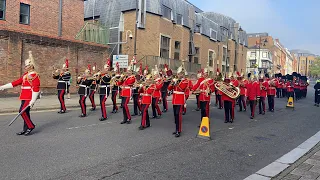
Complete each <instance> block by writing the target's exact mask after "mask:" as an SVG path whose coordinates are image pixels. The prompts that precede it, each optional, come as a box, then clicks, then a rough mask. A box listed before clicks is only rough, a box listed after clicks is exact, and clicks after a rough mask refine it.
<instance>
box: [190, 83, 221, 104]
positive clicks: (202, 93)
mask: <svg viewBox="0 0 320 180" xmlns="http://www.w3.org/2000/svg"><path fill="white" fill-rule="evenodd" d="M200 79H201V78H200ZM200 79H199V80H200ZM199 80H198V82H197V83H196V84H195V85H194V86H193V88H192V90H193V91H195V90H197V89H199V90H200V96H199V100H200V101H210V95H208V94H207V90H208V89H209V90H210V91H211V92H214V90H215V86H214V81H213V79H210V78H207V79H205V80H204V79H203V80H202V81H199Z"/></svg>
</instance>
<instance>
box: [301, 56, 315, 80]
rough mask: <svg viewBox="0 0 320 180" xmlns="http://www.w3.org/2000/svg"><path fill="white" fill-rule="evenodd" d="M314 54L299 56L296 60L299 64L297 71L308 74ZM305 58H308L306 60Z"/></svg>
mask: <svg viewBox="0 0 320 180" xmlns="http://www.w3.org/2000/svg"><path fill="white" fill-rule="evenodd" d="M315 59H316V57H315V56H300V57H299V60H298V64H299V63H300V64H299V67H298V68H299V73H300V74H303V75H307V76H309V75H310V66H312V64H313V62H314V61H315ZM306 60H308V61H307V62H306Z"/></svg>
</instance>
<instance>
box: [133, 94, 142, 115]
mask: <svg viewBox="0 0 320 180" xmlns="http://www.w3.org/2000/svg"><path fill="white" fill-rule="evenodd" d="M132 100H133V113H134V114H135V115H138V114H139V112H140V111H141V107H140V106H139V94H133V95H132ZM138 110H139V112H138Z"/></svg>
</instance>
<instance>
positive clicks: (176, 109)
mask: <svg viewBox="0 0 320 180" xmlns="http://www.w3.org/2000/svg"><path fill="white" fill-rule="evenodd" d="M182 110H183V105H173V114H174V122H175V124H176V132H179V133H181V131H182Z"/></svg>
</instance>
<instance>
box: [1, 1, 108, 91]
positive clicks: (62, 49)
mask: <svg viewBox="0 0 320 180" xmlns="http://www.w3.org/2000/svg"><path fill="white" fill-rule="evenodd" d="M60 3H62V4H60ZM83 11H84V2H83V0H63V1H60V0H50V1H44V0H41V1H40V0H37V1H33V0H0V76H1V77H5V78H1V79H0V84H4V83H7V82H8V81H11V80H13V79H16V78H18V77H19V76H21V74H22V73H23V68H24V67H23V63H24V60H25V59H27V56H28V51H32V52H33V56H34V59H35V62H36V64H37V66H38V69H37V71H38V72H39V73H40V76H41V81H42V83H41V87H42V91H44V92H53V91H54V89H55V85H56V82H55V81H54V80H52V78H51V74H52V71H53V68H61V66H62V64H63V62H64V60H65V59H66V58H68V59H69V63H70V71H71V73H72V74H73V79H76V76H77V74H79V73H82V71H83V70H84V69H85V67H86V66H87V64H93V63H96V64H97V65H98V66H100V67H102V65H103V63H104V62H105V60H106V59H107V56H108V51H107V50H108V47H107V46H105V45H98V44H94V43H87V42H83V41H79V40H75V36H76V35H77V34H78V32H79V31H80V30H81V29H82V28H83V26H84V15H83ZM75 90H76V89H75V88H72V91H73V92H74V91H75ZM17 92H19V89H18V88H17V89H14V90H13V91H8V93H17Z"/></svg>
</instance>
